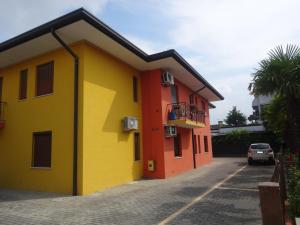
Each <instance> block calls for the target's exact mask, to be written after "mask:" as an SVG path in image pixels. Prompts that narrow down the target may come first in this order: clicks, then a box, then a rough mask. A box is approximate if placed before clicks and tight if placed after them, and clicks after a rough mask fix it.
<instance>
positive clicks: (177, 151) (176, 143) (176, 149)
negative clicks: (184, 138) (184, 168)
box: [173, 134, 182, 157]
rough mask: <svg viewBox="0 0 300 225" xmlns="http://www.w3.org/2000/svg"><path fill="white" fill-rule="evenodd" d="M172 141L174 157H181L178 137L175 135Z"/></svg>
mask: <svg viewBox="0 0 300 225" xmlns="http://www.w3.org/2000/svg"><path fill="white" fill-rule="evenodd" d="M173 141H174V156H175V157H181V156H182V151H181V143H180V135H179V134H177V136H176V137H174V138H173Z"/></svg>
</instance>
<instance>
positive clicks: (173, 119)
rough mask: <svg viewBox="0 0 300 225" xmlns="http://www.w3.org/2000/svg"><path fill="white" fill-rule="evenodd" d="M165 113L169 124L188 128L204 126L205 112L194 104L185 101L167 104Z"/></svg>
mask: <svg viewBox="0 0 300 225" xmlns="http://www.w3.org/2000/svg"><path fill="white" fill-rule="evenodd" d="M167 113H168V124H169V125H175V126H178V127H183V128H190V129H192V128H203V127H205V113H204V112H203V111H201V110H199V109H198V108H197V106H196V105H191V104H187V103H186V102H180V103H172V104H168V105H167Z"/></svg>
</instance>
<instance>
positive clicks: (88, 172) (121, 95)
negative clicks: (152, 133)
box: [81, 45, 143, 194]
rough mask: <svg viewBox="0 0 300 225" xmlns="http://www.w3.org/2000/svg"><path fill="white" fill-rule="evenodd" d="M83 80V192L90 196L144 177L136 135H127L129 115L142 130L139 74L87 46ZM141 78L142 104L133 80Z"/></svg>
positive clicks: (132, 133) (130, 133)
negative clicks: (136, 153) (125, 121)
mask: <svg viewBox="0 0 300 225" xmlns="http://www.w3.org/2000/svg"><path fill="white" fill-rule="evenodd" d="M84 59H85V60H84V77H83V79H84V80H83V158H82V160H83V161H82V163H83V190H82V192H81V194H89V193H92V192H95V191H99V190H102V189H104V188H108V187H111V186H114V185H118V184H122V183H125V182H128V181H132V180H136V179H139V178H141V177H142V170H143V168H142V134H141V133H140V138H141V140H140V143H141V145H140V150H141V160H139V161H134V132H124V131H123V127H122V119H123V118H124V117H125V116H135V117H137V118H138V122H139V131H138V132H140V131H141V124H142V121H141V94H140V93H141V91H140V86H141V85H140V79H139V72H138V71H137V70H135V69H133V68H132V67H130V66H128V65H127V64H125V63H123V62H122V61H120V60H118V59H116V58H114V57H112V56H111V55H109V54H107V53H105V52H103V51H101V50H99V49H97V48H95V47H93V46H92V45H86V47H85V50H84ZM133 76H136V77H137V78H138V79H139V85H138V87H139V95H138V102H137V103H136V102H134V100H133V85H132V79H133Z"/></svg>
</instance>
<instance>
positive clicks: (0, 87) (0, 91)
mask: <svg viewBox="0 0 300 225" xmlns="http://www.w3.org/2000/svg"><path fill="white" fill-rule="evenodd" d="M2 86H3V77H0V102H1V100H2Z"/></svg>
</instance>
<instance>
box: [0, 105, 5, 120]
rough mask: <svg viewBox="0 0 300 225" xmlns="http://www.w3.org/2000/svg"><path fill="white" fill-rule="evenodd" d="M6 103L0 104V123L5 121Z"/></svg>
mask: <svg viewBox="0 0 300 225" xmlns="http://www.w3.org/2000/svg"><path fill="white" fill-rule="evenodd" d="M5 106H6V102H0V121H5Z"/></svg>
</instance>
